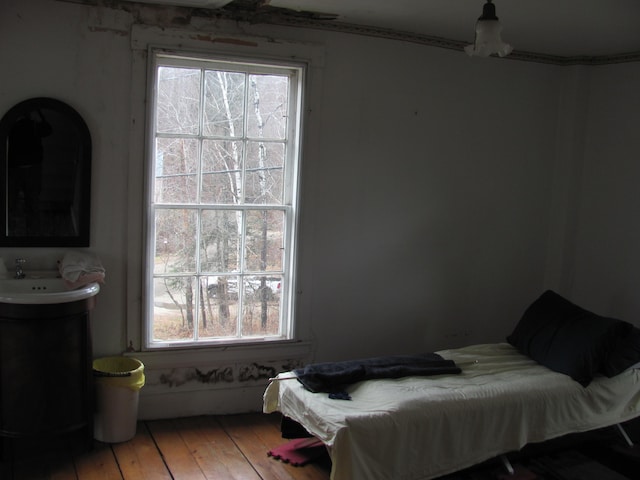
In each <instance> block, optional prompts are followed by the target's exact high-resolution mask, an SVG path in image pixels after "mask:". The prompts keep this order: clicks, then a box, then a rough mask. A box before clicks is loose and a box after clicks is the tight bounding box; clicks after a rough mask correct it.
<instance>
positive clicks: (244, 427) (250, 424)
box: [219, 413, 329, 480]
mask: <svg viewBox="0 0 640 480" xmlns="http://www.w3.org/2000/svg"><path fill="white" fill-rule="evenodd" d="M219 420H220V423H221V425H222V426H223V427H224V429H225V430H226V432H227V433H228V434H229V436H230V437H231V438H232V439H233V441H234V442H235V443H236V445H238V447H239V448H240V450H242V452H243V453H244V455H245V456H246V457H247V460H249V462H250V463H251V464H252V465H253V467H254V468H255V469H256V470H257V471H258V473H259V474H260V476H261V477H262V478H263V479H264V480H301V479H305V480H328V478H329V474H328V472H327V471H323V470H321V469H318V468H316V466H315V465H313V464H310V465H306V466H304V467H294V466H292V465H289V464H287V463H284V462H281V461H278V460H275V459H273V458H271V457H269V456H267V452H268V451H269V450H271V449H272V448H274V447H276V446H278V445H281V444H283V443H286V442H287V441H288V440H287V439H284V438H282V436H281V435H280V432H279V431H278V429H277V428H274V423H273V420H272V418H270V417H268V416H267V415H265V414H261V413H256V414H247V415H229V416H224V417H220V418H219Z"/></svg>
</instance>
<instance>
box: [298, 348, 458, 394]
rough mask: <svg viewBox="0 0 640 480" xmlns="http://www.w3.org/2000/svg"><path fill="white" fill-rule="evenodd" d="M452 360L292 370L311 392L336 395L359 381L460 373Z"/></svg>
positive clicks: (389, 360)
mask: <svg viewBox="0 0 640 480" xmlns="http://www.w3.org/2000/svg"><path fill="white" fill-rule="evenodd" d="M460 372H461V370H460V368H458V366H456V364H455V362H454V361H453V360H445V359H444V358H442V357H441V356H440V355H438V354H437V353H425V354H420V355H394V356H387V357H374V358H368V359H363V360H348V361H344V362H330V363H314V364H311V365H307V366H306V367H304V368H298V369H296V370H294V373H295V374H296V376H297V377H298V381H300V383H302V385H304V387H305V388H306V389H307V390H309V391H311V392H326V393H336V392H341V391H342V390H344V387H345V386H347V385H351V384H353V383H356V382H360V381H362V380H372V379H376V378H400V377H410V376H426V375H442V374H450V373H460Z"/></svg>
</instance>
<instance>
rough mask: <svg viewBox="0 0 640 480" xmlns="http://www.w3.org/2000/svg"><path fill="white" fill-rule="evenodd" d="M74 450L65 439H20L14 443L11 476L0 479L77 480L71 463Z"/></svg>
mask: <svg viewBox="0 0 640 480" xmlns="http://www.w3.org/2000/svg"><path fill="white" fill-rule="evenodd" d="M74 450H75V448H74V447H73V444H72V443H71V442H69V440H68V439H67V438H63V439H60V440H59V441H56V442H51V440H49V439H47V440H37V439H20V441H16V445H15V450H14V452H13V453H14V458H13V461H12V467H11V474H8V475H7V476H6V477H5V476H2V477H0V478H3V479H4V478H14V479H16V480H17V479H20V480H31V479H34V480H36V479H37V480H40V479H43V478H47V479H51V480H77V478H78V477H77V474H76V469H75V466H74V461H73V451H74ZM34 459H36V460H35V461H34Z"/></svg>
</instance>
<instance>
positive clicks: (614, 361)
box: [602, 326, 640, 377]
mask: <svg viewBox="0 0 640 480" xmlns="http://www.w3.org/2000/svg"><path fill="white" fill-rule="evenodd" d="M638 362H640V329H638V328H636V327H633V326H632V327H631V331H630V332H629V333H628V334H626V335H623V336H622V337H621V338H618V341H617V342H616V344H615V345H614V347H613V348H612V349H611V351H610V352H609V355H608V356H607V358H606V359H605V361H604V365H603V368H602V373H604V374H605V375H606V376H607V377H615V376H616V375H618V374H620V373H622V372H624V371H625V370H626V369H627V368H629V367H630V366H632V365H635V364H636V363H638Z"/></svg>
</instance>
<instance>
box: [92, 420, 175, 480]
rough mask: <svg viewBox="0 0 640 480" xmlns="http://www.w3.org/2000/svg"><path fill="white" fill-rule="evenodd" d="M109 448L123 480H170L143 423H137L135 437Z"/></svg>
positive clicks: (169, 475)
mask: <svg viewBox="0 0 640 480" xmlns="http://www.w3.org/2000/svg"><path fill="white" fill-rule="evenodd" d="M111 448H112V450H113V453H114V455H115V457H116V461H117V462H118V465H119V466H120V471H121V472H122V476H123V477H124V479H125V480H149V479H153V480H171V474H170V473H169V470H168V469H167V466H166V465H165V463H164V460H163V458H162V455H161V454H160V452H159V451H158V449H157V447H156V444H155V442H154V441H153V438H152V437H151V435H150V434H149V431H148V430H147V426H146V425H145V424H144V423H143V422H140V423H138V426H137V429H136V435H135V437H133V438H132V439H131V440H129V441H127V442H123V443H116V444H114V445H112V447H111ZM81 480H82V479H81Z"/></svg>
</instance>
